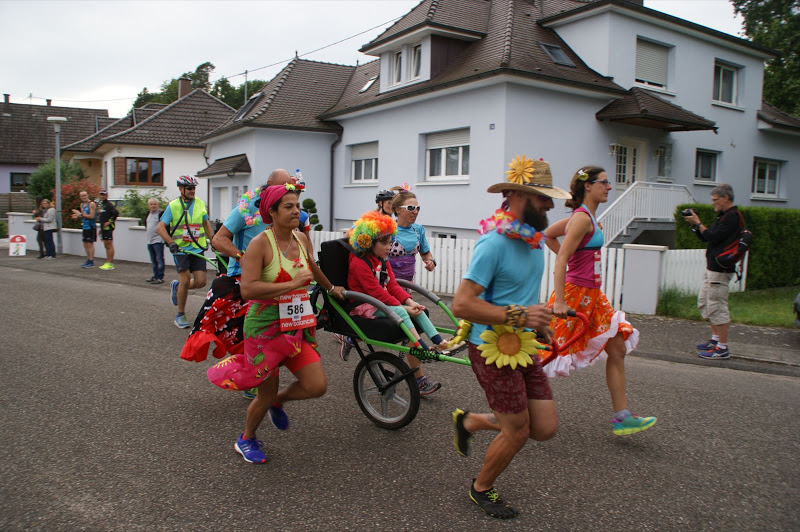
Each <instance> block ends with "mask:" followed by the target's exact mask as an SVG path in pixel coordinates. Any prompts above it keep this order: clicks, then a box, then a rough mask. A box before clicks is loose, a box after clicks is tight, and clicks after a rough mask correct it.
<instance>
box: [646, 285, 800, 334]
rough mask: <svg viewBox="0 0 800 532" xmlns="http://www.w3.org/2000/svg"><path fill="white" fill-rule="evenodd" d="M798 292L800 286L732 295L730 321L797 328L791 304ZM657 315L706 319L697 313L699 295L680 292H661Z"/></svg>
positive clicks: (697, 319)
mask: <svg viewBox="0 0 800 532" xmlns="http://www.w3.org/2000/svg"><path fill="white" fill-rule="evenodd" d="M798 292H800V286H786V287H783V288H767V289H765V290H747V291H746V292H731V294H730V299H729V304H728V308H729V309H730V312H731V321H732V322H733V323H743V324H746V325H766V326H770V327H792V328H794V327H796V325H795V323H794V318H795V316H794V312H793V310H792V303H793V302H794V298H795V297H796V296H797V293H798ZM656 313H657V314H658V315H659V316H672V317H674V318H683V319H687V320H696V321H701V320H702V319H703V318H702V317H701V316H700V311H698V310H697V294H688V293H686V292H681V291H679V290H667V291H664V292H662V293H661V295H660V297H659V300H658V308H657V309H656Z"/></svg>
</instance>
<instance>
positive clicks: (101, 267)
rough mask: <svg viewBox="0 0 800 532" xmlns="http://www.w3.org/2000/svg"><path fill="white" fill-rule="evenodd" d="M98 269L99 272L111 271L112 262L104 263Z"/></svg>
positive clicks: (112, 267)
mask: <svg viewBox="0 0 800 532" xmlns="http://www.w3.org/2000/svg"><path fill="white" fill-rule="evenodd" d="M98 269H100V270H113V269H114V263H113V262H106V263H105V264H103V265H102V266H100V268H98Z"/></svg>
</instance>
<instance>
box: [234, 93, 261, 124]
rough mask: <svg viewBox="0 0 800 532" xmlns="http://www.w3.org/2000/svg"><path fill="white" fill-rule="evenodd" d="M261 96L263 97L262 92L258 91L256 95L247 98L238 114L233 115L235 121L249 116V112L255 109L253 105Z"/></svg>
mask: <svg viewBox="0 0 800 532" xmlns="http://www.w3.org/2000/svg"><path fill="white" fill-rule="evenodd" d="M259 98H261V93H260V92H257V93H255V94H254V95H252V96H251V97H250V99H249V100H247V103H245V104H244V105H243V106H242V108H241V109H239V111H238V112H237V113H236V116H234V117H233V121H234V122H238V121H239V120H241V119H242V118H244V117H245V116H247V113H249V112H250V111H251V110H252V109H253V107H254V106H255V105H256V102H258V100H259Z"/></svg>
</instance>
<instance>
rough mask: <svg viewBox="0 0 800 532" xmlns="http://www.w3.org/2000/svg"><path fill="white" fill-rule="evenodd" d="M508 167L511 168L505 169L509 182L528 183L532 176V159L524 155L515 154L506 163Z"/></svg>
mask: <svg viewBox="0 0 800 532" xmlns="http://www.w3.org/2000/svg"><path fill="white" fill-rule="evenodd" d="M508 167H509V168H511V170H506V175H507V176H508V177H507V180H508V182H509V183H517V184H518V185H524V184H526V183H530V181H531V178H532V177H533V159H528V158H527V157H526V156H525V155H517V156H516V157H515V158H514V159H512V161H511V162H510V163H508Z"/></svg>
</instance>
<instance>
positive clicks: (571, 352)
mask: <svg viewBox="0 0 800 532" xmlns="http://www.w3.org/2000/svg"><path fill="white" fill-rule="evenodd" d="M564 300H565V301H566V303H567V305H568V306H569V307H570V308H574V309H575V310H577V311H578V312H582V313H584V314H586V316H587V317H588V318H589V330H588V331H586V334H584V335H583V337H582V338H580V339H578V341H576V342H575V343H574V344H572V345H571V346H570V347H569V349H566V350H564V351H563V352H561V353H559V356H558V357H556V359H555V360H553V361H552V362H550V363H549V364H548V365H546V366H545V367H544V373H545V375H547V376H548V377H550V378H552V377H554V376H556V375H561V376H562V377H569V374H570V372H571V371H572V370H574V369H581V368H585V367H587V366H591V365H592V364H594V363H595V362H597V361H598V360H605V359H606V358H607V357H608V355H607V354H606V351H605V349H606V344H607V343H608V341H609V340H611V339H612V338H614V337H615V336H616V335H617V334H619V333H622V338H623V339H624V340H625V353H630V352H631V351H633V350H634V349H636V346H637V345H638V344H639V331H637V330H636V329H634V328H633V326H632V325H631V324H630V323H629V322H627V321H626V320H625V313H624V312H622V311H619V310H614V307H612V306H611V303H609V302H608V298H606V296H605V294H604V293H603V292H602V291H601V290H600V289H599V288H586V287H583V286H577V285H574V284H572V283H565V287H564ZM553 303H555V292H553V293H552V294H550V300H549V301H548V302H547V304H548V306H552V305H553ZM579 325H580V320H577V319H574V318H567V319H566V320H562V319H560V318H556V317H555V316H554V317H553V319H552V321H551V322H550V326H551V327H552V328H553V330H554V331H555V340H556V342H558V343H559V344H563V343H564V342H565V341H566V340H568V339H569V338H571V337H572V333H573V331H574V330H575V328H576V327H578V326H579ZM548 355H549V352H547V351H540V352H539V356H540V357H541V358H542V359H544V358H545V357H547V356H548Z"/></svg>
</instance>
